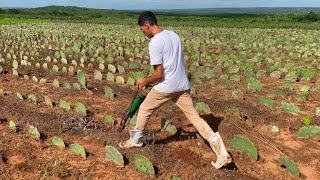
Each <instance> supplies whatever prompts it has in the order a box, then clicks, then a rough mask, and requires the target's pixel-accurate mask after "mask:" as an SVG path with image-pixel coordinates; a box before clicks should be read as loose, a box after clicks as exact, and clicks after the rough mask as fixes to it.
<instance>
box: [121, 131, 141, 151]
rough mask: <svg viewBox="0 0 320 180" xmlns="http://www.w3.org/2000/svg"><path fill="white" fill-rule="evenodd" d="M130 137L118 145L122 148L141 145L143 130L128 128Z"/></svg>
mask: <svg viewBox="0 0 320 180" xmlns="http://www.w3.org/2000/svg"><path fill="white" fill-rule="evenodd" d="M129 134H130V139H128V140H126V141H124V142H120V143H119V147H120V148H122V149H129V148H133V147H142V146H143V142H141V139H142V138H143V131H141V130H129Z"/></svg>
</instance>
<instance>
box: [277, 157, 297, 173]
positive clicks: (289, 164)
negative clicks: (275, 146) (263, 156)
mask: <svg viewBox="0 0 320 180" xmlns="http://www.w3.org/2000/svg"><path fill="white" fill-rule="evenodd" d="M279 162H280V163H281V164H282V165H284V166H285V167H286V170H287V171H289V172H290V173H291V174H293V175H295V176H300V169H299V167H298V166H297V164H296V163H294V162H293V161H292V160H290V159H288V158H287V157H285V156H281V157H280V158H279Z"/></svg>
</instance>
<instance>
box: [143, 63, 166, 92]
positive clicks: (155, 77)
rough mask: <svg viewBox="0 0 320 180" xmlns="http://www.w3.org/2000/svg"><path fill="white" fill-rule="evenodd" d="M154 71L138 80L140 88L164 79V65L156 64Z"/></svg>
mask: <svg viewBox="0 0 320 180" xmlns="http://www.w3.org/2000/svg"><path fill="white" fill-rule="evenodd" d="M153 67H154V72H153V73H152V74H151V75H150V76H148V77H145V78H141V79H138V80H137V84H138V85H139V88H143V87H146V86H147V85H149V84H153V83H156V82H158V81H161V80H162V79H163V65H162V64H159V65H154V66H153Z"/></svg>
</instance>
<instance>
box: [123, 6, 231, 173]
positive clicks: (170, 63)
mask: <svg viewBox="0 0 320 180" xmlns="http://www.w3.org/2000/svg"><path fill="white" fill-rule="evenodd" d="M138 24H139V25H140V29H141V31H142V32H143V34H144V35H146V36H147V37H149V38H152V39H151V41H150V43H149V54H150V64H151V65H152V66H154V73H153V74H151V75H150V76H148V77H145V78H141V79H138V80H137V84H138V86H139V88H143V87H146V86H147V85H149V84H154V83H155V84H156V85H155V86H154V87H153V88H152V90H151V91H150V92H149V93H148V95H147V97H146V99H145V100H144V102H143V103H142V104H141V106H140V108H139V112H138V116H137V124H136V126H135V128H133V129H130V130H129V133H130V139H129V140H127V141H125V142H120V144H119V146H120V147H121V148H126V149H127V148H132V147H142V146H143V142H142V137H143V130H144V129H145V127H146V125H147V122H148V120H149V119H150V117H151V115H152V113H153V112H154V111H155V110H156V109H157V108H159V107H160V106H161V105H162V104H164V103H165V102H167V101H169V100H172V101H173V102H175V104H176V105H177V106H178V107H179V108H180V109H181V110H182V111H183V113H184V114H185V116H186V117H187V119H188V120H189V121H190V122H191V123H192V124H193V125H194V126H195V127H196V129H197V130H198V131H199V133H200V134H201V135H202V137H204V138H205V139H206V140H207V141H208V142H209V144H210V146H211V148H212V150H213V151H214V152H215V154H216V156H217V161H216V162H212V165H213V166H214V167H215V168H216V169H219V168H221V167H222V166H224V165H226V164H228V163H230V162H231V161H232V159H231V157H230V155H229V154H228V152H227V150H226V148H225V146H224V143H223V141H222V139H221V137H220V135H219V133H218V132H217V133H214V132H213V131H212V129H211V128H210V126H209V125H208V124H207V122H205V121H204V120H203V119H202V118H201V117H200V116H199V113H198V112H197V111H196V110H195V108H194V106H193V102H192V99H191V96H190V83H189V80H188V78H187V75H186V70H185V65H184V60H183V52H182V43H181V40H180V38H179V36H178V35H177V34H176V33H174V32H173V31H169V30H164V29H162V28H160V27H159V25H158V24H157V19H156V17H155V15H154V14H153V13H152V12H150V11H146V12H143V13H142V14H141V15H140V17H139V20H138Z"/></svg>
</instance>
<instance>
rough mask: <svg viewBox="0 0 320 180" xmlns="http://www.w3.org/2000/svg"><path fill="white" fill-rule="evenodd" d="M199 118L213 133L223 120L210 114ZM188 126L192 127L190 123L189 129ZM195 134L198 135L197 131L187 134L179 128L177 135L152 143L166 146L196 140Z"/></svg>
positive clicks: (187, 132)
mask: <svg viewBox="0 0 320 180" xmlns="http://www.w3.org/2000/svg"><path fill="white" fill-rule="evenodd" d="M200 117H201V118H203V119H204V120H205V121H206V122H207V123H208V125H209V126H210V128H211V129H212V130H213V131H214V132H217V131H218V127H219V124H220V122H221V121H222V120H223V117H215V116H213V115H212V114H205V115H201V116H200ZM173 125H175V126H179V125H178V124H173ZM190 126H193V125H192V124H191V122H190V124H188V125H187V127H190ZM197 134H199V133H198V131H195V132H189V131H186V130H184V129H182V128H181V127H177V133H175V134H174V135H171V136H168V137H167V138H165V139H160V140H157V141H155V142H154V143H155V144H168V143H170V142H173V141H185V140H188V139H195V138H197Z"/></svg>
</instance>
